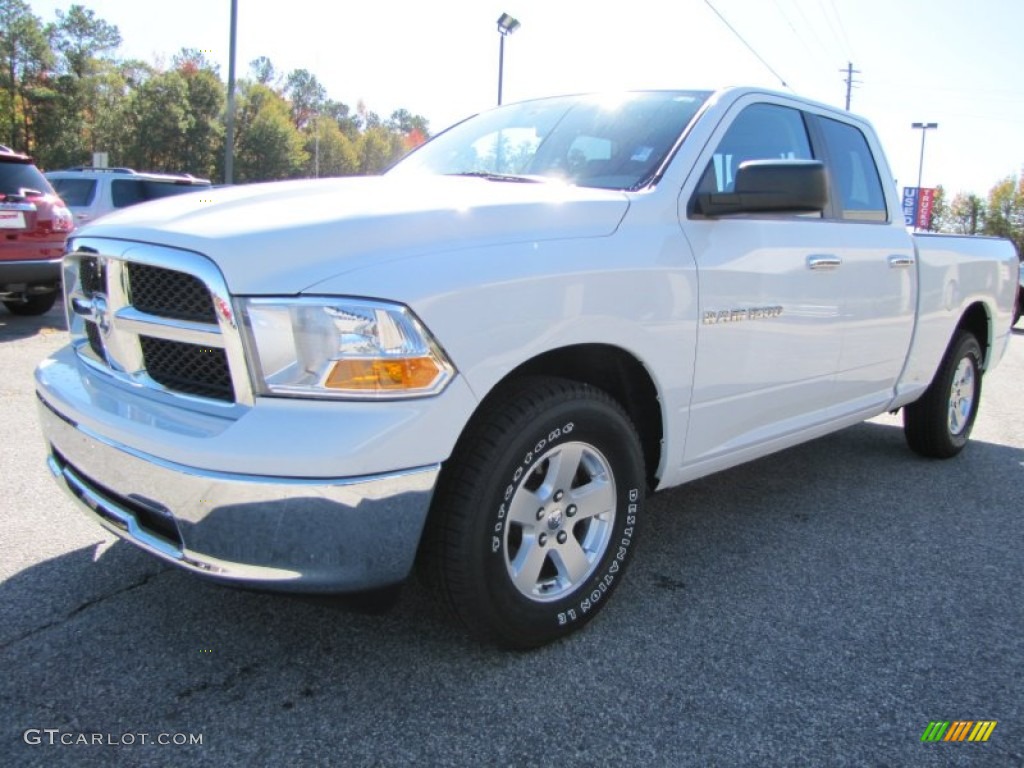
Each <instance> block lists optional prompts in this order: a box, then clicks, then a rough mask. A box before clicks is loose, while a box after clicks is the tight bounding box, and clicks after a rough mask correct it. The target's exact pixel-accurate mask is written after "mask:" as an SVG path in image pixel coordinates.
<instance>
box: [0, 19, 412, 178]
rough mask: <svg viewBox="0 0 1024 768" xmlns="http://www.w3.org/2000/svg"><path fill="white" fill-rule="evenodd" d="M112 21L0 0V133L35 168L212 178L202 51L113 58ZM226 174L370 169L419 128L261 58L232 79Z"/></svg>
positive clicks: (217, 133) (213, 117) (212, 121)
mask: <svg viewBox="0 0 1024 768" xmlns="http://www.w3.org/2000/svg"><path fill="white" fill-rule="evenodd" d="M120 45H121V35H120V32H119V31H118V28H117V27H116V26H115V25H113V24H110V23H109V22H107V21H105V20H103V19H101V18H98V17H97V16H96V15H95V13H94V12H93V11H91V10H89V9H87V8H85V7H84V6H81V5H72V6H71V7H70V8H69V9H68V10H67V11H60V10H58V11H57V12H56V20H55V21H52V22H47V23H44V22H43V21H42V20H41V19H40V18H38V17H37V16H36V15H35V14H33V13H32V11H31V9H30V7H29V5H28V3H27V2H25V0H0V143H2V144H6V145H7V146H9V147H11V148H12V149H14V150H16V151H22V152H26V153H28V154H30V155H32V156H33V157H34V158H35V159H36V162H37V164H38V165H39V166H40V167H42V168H44V169H48V170H49V169H56V168H65V167H72V166H80V165H90V164H91V163H92V158H93V154H94V153H96V152H106V153H107V154H108V158H109V164H110V165H111V166H128V167H132V168H137V169H140V170H143V169H144V170H149V171H165V172H183V173H185V172H187V173H191V174H193V175H195V176H201V177H206V178H211V179H214V180H221V179H223V178H224V150H225V118H226V104H227V86H226V85H225V83H224V82H223V81H222V80H221V77H220V73H219V68H218V67H217V66H216V65H215V64H213V63H211V62H210V61H209V60H208V59H207V58H206V56H205V55H204V54H203V52H201V51H198V50H195V49H189V48H183V49H181V50H180V51H179V52H178V54H177V55H175V56H174V57H173V59H172V61H171V63H170V66H165V67H157V66H154V65H151V64H148V63H146V62H142V61H138V60H133V59H132V60H127V59H120V58H118V57H117V56H116V52H117V49H118V48H119V47H120ZM234 126H235V152H234V170H233V175H234V180H235V181H236V182H240V183H244V182H255V181H269V180H274V179H291V178H307V177H313V176H348V175H355V174H368V173H378V172H380V171H382V170H384V169H385V168H386V167H388V166H389V165H390V164H391V163H392V162H394V161H395V160H397V159H398V158H399V157H401V156H402V155H403V154H404V153H405V152H407V151H408V150H409V149H410V148H412V147H414V146H416V145H417V144H419V143H422V142H423V141H425V140H426V138H427V136H428V123H427V121H426V120H425V119H424V118H423V117H421V116H419V115H413V114H410V113H409V112H408V111H407V110H404V109H399V110H396V111H394V112H393V113H392V114H391V116H390V117H389V118H387V119H382V118H381V117H380V116H379V115H378V114H376V113H375V112H372V111H370V110H368V109H367V108H366V106H365V105H364V104H363V103H362V102H360V103H358V104H357V105H356V108H355V109H354V110H353V109H352V108H350V107H349V105H347V104H344V103H342V102H340V101H335V100H333V99H331V98H330V97H329V96H328V94H327V91H326V89H325V88H324V86H323V85H322V84H321V83H320V82H319V81H318V80H317V78H316V76H315V75H314V74H313V73H311V72H309V71H308V70H305V69H298V70H294V71H292V72H289V73H279V72H277V71H276V70H275V69H274V66H273V64H272V63H271V61H270V60H269V59H268V58H266V57H261V58H259V59H256V60H255V61H253V62H251V64H250V66H249V71H248V73H247V76H245V77H242V78H240V79H239V80H238V83H237V88H236V96H235V123H234Z"/></svg>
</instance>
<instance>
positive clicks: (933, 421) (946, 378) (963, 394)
mask: <svg viewBox="0 0 1024 768" xmlns="http://www.w3.org/2000/svg"><path fill="white" fill-rule="evenodd" d="M981 378H982V373H981V347H980V346H979V344H978V340H977V339H976V338H975V337H974V335H973V334H971V333H968V332H967V331H963V330H960V331H957V334H956V335H955V336H954V337H953V341H952V343H951V344H950V345H949V349H948V350H946V355H945V357H943V358H942V363H941V364H940V365H939V370H938V372H937V373H936V374H935V378H934V379H933V380H932V383H931V384H930V385H929V387H928V389H926V390H925V393H924V395H923V396H922V397H921V399H920V400H918V401H916V402H914V403H911V404H910V405H908V406H906V407H905V408H904V409H903V433H904V435H906V438H907V445H909V446H910V448H911V449H912V450H913V451H915V452H916V453H919V454H921V455H922V456H927V457H929V458H935V459H948V458H951V457H953V456H956V455H957V454H958V453H960V451H962V450H963V448H964V446H965V445H967V440H968V439H969V438H970V436H971V429H972V428H973V427H974V419H975V418H976V417H977V415H978V403H979V402H980V401H981Z"/></svg>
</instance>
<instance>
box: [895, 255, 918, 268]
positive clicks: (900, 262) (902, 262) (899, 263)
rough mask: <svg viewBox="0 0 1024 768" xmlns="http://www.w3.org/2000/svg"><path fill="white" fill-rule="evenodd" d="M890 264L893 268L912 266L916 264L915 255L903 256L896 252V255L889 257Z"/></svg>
mask: <svg viewBox="0 0 1024 768" xmlns="http://www.w3.org/2000/svg"><path fill="white" fill-rule="evenodd" d="M889 266H890V267H892V268H893V269H898V268H901V267H904V268H905V267H912V266H914V257H913V256H901V255H899V254H896V255H895V256H890V257H889Z"/></svg>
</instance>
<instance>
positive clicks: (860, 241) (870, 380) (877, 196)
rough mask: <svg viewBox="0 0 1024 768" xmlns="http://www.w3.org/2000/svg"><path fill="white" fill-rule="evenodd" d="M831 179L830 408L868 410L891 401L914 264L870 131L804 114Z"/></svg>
mask: <svg viewBox="0 0 1024 768" xmlns="http://www.w3.org/2000/svg"><path fill="white" fill-rule="evenodd" d="M810 122H811V125H812V128H813V131H814V133H815V136H816V138H817V139H819V141H820V142H821V144H822V145H823V151H822V154H823V155H825V157H826V158H827V163H828V168H829V178H830V179H831V182H832V190H831V191H832V195H831V196H832V200H833V205H834V208H833V212H832V213H833V218H832V220H831V222H830V223H828V231H829V237H830V239H832V241H833V242H834V243H835V245H834V247H833V252H834V253H835V254H836V256H837V257H838V258H839V259H840V261H841V264H840V266H839V268H838V269H837V275H839V278H840V280H841V283H842V291H843V296H842V301H841V305H840V307H841V318H840V325H841V333H842V349H841V353H840V356H839V370H838V372H837V376H836V393H835V397H836V414H837V415H852V414H856V413H858V412H861V411H875V412H877V410H878V409H879V408H880V407H883V406H884V405H885V404H886V403H888V402H889V401H891V400H892V397H893V394H894V387H895V383H896V381H897V379H898V378H899V375H900V372H901V371H902V369H903V365H904V363H905V362H906V359H907V352H908V350H909V348H910V340H911V336H912V334H913V330H914V312H915V308H916V305H917V286H918V283H917V265H916V263H915V251H914V246H913V242H912V240H911V237H910V235H909V234H908V233H907V231H906V229H905V228H904V226H903V221H902V217H901V218H900V220H899V221H893V220H892V219H891V217H890V215H889V211H892V210H896V207H895V201H892V204H888V203H887V200H886V189H887V188H888V189H889V190H890V194H891V195H895V185H893V184H886V183H883V181H882V180H883V179H884V178H886V176H887V174H888V170H887V169H885V168H884V163H883V164H882V165H883V168H882V169H880V168H879V164H878V163H877V162H876V157H881V156H882V155H881V154H880V150H879V148H878V147H877V145H874V138H873V134H872V133H871V132H870V131H868V130H866V129H862V128H861V127H859V126H858V125H856V124H855V123H849V122H846V121H841V120H835V119H832V118H830V117H827V116H824V115H820V116H811V118H810Z"/></svg>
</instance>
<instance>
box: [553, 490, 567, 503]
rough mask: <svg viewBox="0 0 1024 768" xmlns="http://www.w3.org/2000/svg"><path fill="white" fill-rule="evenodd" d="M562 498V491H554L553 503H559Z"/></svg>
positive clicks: (563, 494) (563, 493)
mask: <svg viewBox="0 0 1024 768" xmlns="http://www.w3.org/2000/svg"><path fill="white" fill-rule="evenodd" d="M563 496H565V492H564V491H555V501H561V500H562V497H563Z"/></svg>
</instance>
